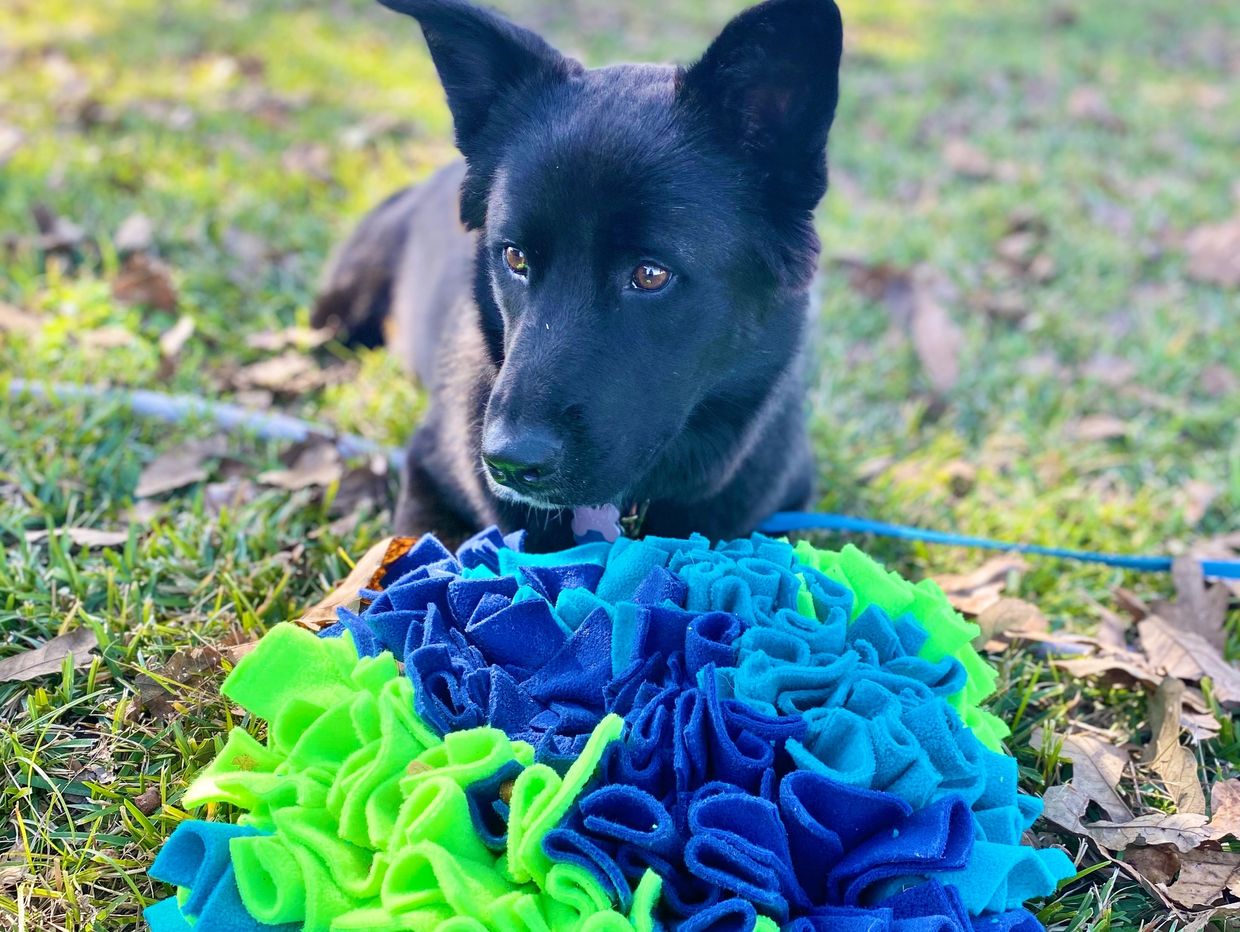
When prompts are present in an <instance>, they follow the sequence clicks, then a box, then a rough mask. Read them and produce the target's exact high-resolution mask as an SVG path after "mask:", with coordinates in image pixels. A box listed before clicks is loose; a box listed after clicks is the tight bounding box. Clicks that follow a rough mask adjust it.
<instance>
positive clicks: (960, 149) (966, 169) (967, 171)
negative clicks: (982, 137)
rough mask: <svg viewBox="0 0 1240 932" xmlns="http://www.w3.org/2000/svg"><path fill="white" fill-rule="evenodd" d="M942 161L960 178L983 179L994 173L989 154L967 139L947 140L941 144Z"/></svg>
mask: <svg viewBox="0 0 1240 932" xmlns="http://www.w3.org/2000/svg"><path fill="white" fill-rule="evenodd" d="M943 161H944V162H946V163H947V167H948V168H950V169H951V170H952V171H953V172H955V173H956V174H957V175H959V176H960V177H961V178H968V179H969V180H971V181H985V180H987V179H989V178H992V177H994V174H995V166H994V163H993V162H992V161H991V160H990V156H988V155H987V154H986V153H985V152H983V151H982V150H981V149H979V148H978V147H977V146H975V145H974V144H973V143H971V142H969V141H968V140H967V139H950V140H948V142H947V144H946V145H945V146H943Z"/></svg>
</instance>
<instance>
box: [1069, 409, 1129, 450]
mask: <svg viewBox="0 0 1240 932" xmlns="http://www.w3.org/2000/svg"><path fill="white" fill-rule="evenodd" d="M1129 426H1130V425H1129V424H1128V422H1127V421H1124V420H1121V419H1120V418H1117V417H1113V416H1112V415H1110V414H1091V415H1087V416H1086V417H1083V418H1080V419H1078V420H1076V421H1074V422H1073V423H1071V424H1069V425H1068V436H1069V437H1070V438H1071V439H1073V440H1077V441H1080V442H1082V443H1096V442H1099V441H1103V440H1121V439H1123V438H1124V437H1127V436H1128V431H1129Z"/></svg>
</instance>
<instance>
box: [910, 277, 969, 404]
mask: <svg viewBox="0 0 1240 932" xmlns="http://www.w3.org/2000/svg"><path fill="white" fill-rule="evenodd" d="M910 335H911V336H912V339H913V348H914V349H915V350H916V351H917V358H918V359H919V360H921V368H922V371H924V372H925V373H926V378H927V379H928V380H929V381H930V385H931V386H932V387H933V388H934V390H935V391H936V392H937V393H939V394H946V393H947V392H949V391H951V389H952V388H953V387H955V385H956V382H957V381H959V379H960V351H961V349H962V347H963V343H964V338H963V336H962V335H961V333H960V329H959V328H958V327H957V326H956V324H955V323H954V322H953V321H952V319H951V316H950V315H949V314H948V313H947V310H946V309H945V308H944V307H943V305H942V304H940V303H939V301H938V300H937V299H936V298H935V297H934V296H933V295H932V294H931V293H930V290H929V289H928V288H925V287H918V288H915V289H914V293H913V319H912V324H911V328H910Z"/></svg>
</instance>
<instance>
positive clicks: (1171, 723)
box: [1141, 676, 1206, 815]
mask: <svg viewBox="0 0 1240 932" xmlns="http://www.w3.org/2000/svg"><path fill="white" fill-rule="evenodd" d="M1146 708H1147V714H1146V717H1147V718H1148V719H1149V724H1150V731H1151V732H1152V734H1151V737H1150V743H1149V745H1147V746H1146V748H1145V751H1144V752H1143V754H1142V755H1141V759H1142V762H1143V763H1145V764H1146V765H1147V766H1148V767H1149V768H1150V769H1151V770H1153V771H1154V773H1155V774H1157V775H1158V778H1159V780H1160V781H1162V784H1163V786H1164V787H1165V788H1166V790H1167V793H1168V794H1169V795H1170V796H1171V798H1172V799H1173V800H1175V808H1176V811H1177V812H1195V813H1198V814H1200V815H1205V812H1206V794H1205V792H1204V791H1203V790H1202V788H1201V781H1200V780H1199V779H1198V777H1197V758H1196V756H1195V755H1194V754H1193V752H1192V751H1190V750H1189V749H1188V748H1186V747H1184V746H1183V745H1182V744H1180V715H1181V713H1182V711H1183V708H1184V684H1183V683H1182V682H1180V681H1179V680H1177V679H1175V678H1174V677H1170V676H1169V677H1167V678H1166V679H1164V680H1163V681H1162V682H1161V683H1159V684H1158V688H1157V689H1155V690H1154V694H1153V695H1152V696H1151V697H1150V699H1149V702H1148V704H1147V706H1146Z"/></svg>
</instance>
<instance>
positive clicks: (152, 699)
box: [129, 644, 222, 721]
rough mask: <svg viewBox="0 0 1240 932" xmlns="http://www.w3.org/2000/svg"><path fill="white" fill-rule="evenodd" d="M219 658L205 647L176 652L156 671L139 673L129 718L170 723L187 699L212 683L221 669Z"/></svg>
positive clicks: (211, 648)
mask: <svg viewBox="0 0 1240 932" xmlns="http://www.w3.org/2000/svg"><path fill="white" fill-rule="evenodd" d="M221 659H222V655H221V653H220V651H219V650H217V649H216V648H214V647H212V646H210V645H209V644H208V645H203V646H201V647H188V648H183V649H182V650H179V651H177V652H176V653H175V654H173V655H172V656H171V657H169V658H168V662H167V663H166V664H164V665H163V666H162V667H160V668H159V670H157V671H153V672H150V673H140V674H138V676H137V677H135V679H134V686H135V687H136V688H137V691H138V694H137V696H136V697H135V698H134V702H133V705H132V706H131V708H130V713H129V714H130V715H131V716H134V717H137V716H142V717H145V718H148V719H155V720H157V721H171V720H172V719H174V718H176V717H177V716H179V715H181V714H183V712H184V706H185V702H186V699H191V700H192V699H193V698H194V693H195V692H197V691H198V690H200V689H201V688H202V687H203V686H204V685H205V684H206V683H207V682H209V681H211V680H213V679H214V678H215V675H216V674H217V672H218V671H219V670H220V660H221Z"/></svg>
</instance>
